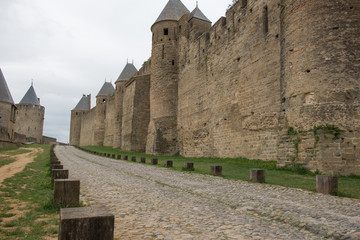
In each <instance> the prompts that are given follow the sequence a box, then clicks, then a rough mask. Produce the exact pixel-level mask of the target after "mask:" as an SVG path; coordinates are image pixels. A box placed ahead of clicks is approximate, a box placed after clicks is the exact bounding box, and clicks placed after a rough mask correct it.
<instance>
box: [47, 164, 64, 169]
mask: <svg viewBox="0 0 360 240" xmlns="http://www.w3.org/2000/svg"><path fill="white" fill-rule="evenodd" d="M50 169H51V170H52V169H64V166H63V165H61V164H50Z"/></svg>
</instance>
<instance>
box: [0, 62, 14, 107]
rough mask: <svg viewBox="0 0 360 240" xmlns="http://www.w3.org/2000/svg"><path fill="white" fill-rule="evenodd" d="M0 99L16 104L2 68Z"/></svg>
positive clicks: (0, 72)
mask: <svg viewBox="0 0 360 240" xmlns="http://www.w3.org/2000/svg"><path fill="white" fill-rule="evenodd" d="M0 101H1V102H7V103H12V104H14V100H13V98H12V96H11V93H10V91H9V88H8V85H7V83H6V80H5V77H4V74H3V73H2V71H1V68H0Z"/></svg>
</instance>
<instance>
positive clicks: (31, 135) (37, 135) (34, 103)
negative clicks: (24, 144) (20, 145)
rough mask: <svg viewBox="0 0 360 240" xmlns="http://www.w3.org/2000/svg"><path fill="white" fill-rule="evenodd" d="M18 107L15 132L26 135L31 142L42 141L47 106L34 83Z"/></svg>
mask: <svg viewBox="0 0 360 240" xmlns="http://www.w3.org/2000/svg"><path fill="white" fill-rule="evenodd" d="M16 107H17V110H16V124H15V132H16V133H19V134H23V135H25V136H26V140H27V141H29V142H36V143H42V136H43V127H44V113H45V108H44V107H43V106H41V105H40V99H39V98H38V97H37V96H36V93H35V89H34V87H33V85H32V84H31V86H30V88H29V90H28V91H27V92H26V94H25V96H24V97H23V98H22V99H21V101H20V103H18V104H16Z"/></svg>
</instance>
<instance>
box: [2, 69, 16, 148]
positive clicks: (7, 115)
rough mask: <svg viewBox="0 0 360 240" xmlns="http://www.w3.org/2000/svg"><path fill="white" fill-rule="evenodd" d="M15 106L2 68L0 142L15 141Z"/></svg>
mask: <svg viewBox="0 0 360 240" xmlns="http://www.w3.org/2000/svg"><path fill="white" fill-rule="evenodd" d="M15 110H16V107H15V104H14V100H13V98H12V96H11V93H10V91H9V88H8V85H7V83H6V80H5V77H4V75H3V73H2V71H1V68H0V140H5V141H9V140H13V139H14V125H15Z"/></svg>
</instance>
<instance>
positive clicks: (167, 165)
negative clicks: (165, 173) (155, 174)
mask: <svg viewBox="0 0 360 240" xmlns="http://www.w3.org/2000/svg"><path fill="white" fill-rule="evenodd" d="M173 164H174V162H173V161H171V160H166V161H165V167H170V168H171V167H173Z"/></svg>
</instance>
